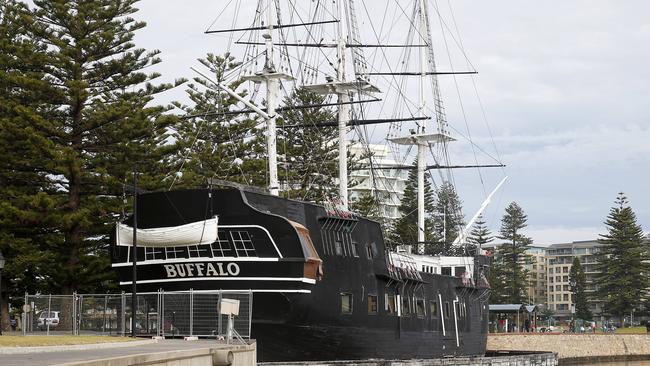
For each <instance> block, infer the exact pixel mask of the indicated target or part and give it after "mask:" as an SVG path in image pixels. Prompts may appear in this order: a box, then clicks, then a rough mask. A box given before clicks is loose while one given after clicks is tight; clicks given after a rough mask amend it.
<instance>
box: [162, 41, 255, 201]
mask: <svg viewBox="0 0 650 366" xmlns="http://www.w3.org/2000/svg"><path fill="white" fill-rule="evenodd" d="M198 61H199V62H200V63H201V64H202V65H203V66H204V68H205V69H207V73H209V74H210V77H211V80H207V79H205V78H204V77H202V76H199V77H195V78H194V79H193V80H194V82H193V83H190V84H188V85H187V89H186V92H187V95H188V97H189V98H190V100H191V101H192V102H193V105H192V106H187V105H181V104H180V103H175V105H176V107H178V108H180V109H182V110H183V111H185V113H186V114H187V115H186V116H185V117H184V118H182V120H181V122H180V123H178V124H177V125H176V126H175V128H174V132H173V138H174V140H175V141H176V146H177V147H178V150H177V151H176V152H175V154H174V156H172V157H170V164H169V165H170V167H171V170H173V171H174V172H176V173H177V176H176V178H175V182H174V187H175V188H184V187H199V186H202V187H205V186H206V185H207V183H208V179H211V178H215V179H220V180H226V181H232V182H238V183H242V184H247V185H253V186H261V187H265V186H266V184H267V177H266V174H260V172H265V171H266V159H262V158H260V155H262V154H263V153H264V152H265V148H266V147H265V145H264V144H265V142H264V141H262V137H261V136H257V135H256V134H255V129H256V126H257V125H258V124H259V123H260V122H259V121H258V120H255V119H252V118H248V116H247V115H245V114H234V115H233V114H229V113H227V112H229V111H233V110H237V109H238V108H237V107H233V106H235V105H236V104H237V103H238V102H239V101H238V100H237V99H235V98H234V97H232V96H231V95H229V94H228V93H226V92H224V91H222V90H219V89H216V88H215V86H214V84H213V82H215V81H216V82H218V83H224V84H228V87H229V88H230V89H232V90H236V89H237V88H238V87H239V86H240V85H241V84H242V83H243V81H242V80H234V81H232V82H230V83H228V80H227V75H228V74H231V73H233V71H234V70H236V69H237V68H238V67H239V66H240V64H241V63H240V62H237V61H236V60H235V58H234V57H233V56H231V55H230V54H225V55H223V56H218V55H214V54H211V53H209V54H208V55H207V56H206V57H205V58H201V59H199V60H198ZM247 94H248V93H247V91H246V90H242V91H241V92H240V93H239V95H240V96H242V97H246V95H247ZM231 107H233V108H231Z"/></svg>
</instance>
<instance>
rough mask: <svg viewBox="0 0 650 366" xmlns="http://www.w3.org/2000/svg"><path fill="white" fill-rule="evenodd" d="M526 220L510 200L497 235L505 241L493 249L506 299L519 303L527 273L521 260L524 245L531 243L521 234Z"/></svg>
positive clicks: (519, 208)
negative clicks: (500, 269) (501, 275)
mask: <svg viewBox="0 0 650 366" xmlns="http://www.w3.org/2000/svg"><path fill="white" fill-rule="evenodd" d="M527 220H528V217H527V216H526V214H525V213H524V210H523V209H522V208H521V207H520V206H519V205H518V204H517V203H516V202H511V203H510V204H509V205H508V207H506V212H505V214H504V215H503V218H502V219H501V229H500V230H499V236H498V238H499V239H504V240H506V242H505V243H503V244H501V245H500V246H498V248H497V249H496V251H495V257H494V261H495V262H497V263H496V267H497V268H502V270H503V281H504V283H503V285H504V291H505V294H506V296H507V297H506V300H507V302H509V303H512V304H521V303H522V302H523V301H524V299H525V296H524V290H525V286H526V278H527V273H526V270H525V269H524V268H523V263H522V262H523V261H524V260H525V258H526V254H525V251H526V246H528V245H529V244H531V243H532V240H531V239H530V238H529V237H527V236H525V235H523V234H522V233H521V229H523V228H525V227H526V226H527V224H526V222H527ZM494 261H493V262H494ZM499 266H500V267H499Z"/></svg>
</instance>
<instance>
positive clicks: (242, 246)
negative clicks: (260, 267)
mask: <svg viewBox="0 0 650 366" xmlns="http://www.w3.org/2000/svg"><path fill="white" fill-rule="evenodd" d="M230 237H231V238H232V243H233V244H234V246H235V251H236V252H237V256H238V257H255V256H256V254H255V247H254V246H253V241H252V240H251V237H250V236H249V235H248V231H238V230H233V231H231V232H230Z"/></svg>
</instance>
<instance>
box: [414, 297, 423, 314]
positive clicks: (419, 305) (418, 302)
mask: <svg viewBox="0 0 650 366" xmlns="http://www.w3.org/2000/svg"><path fill="white" fill-rule="evenodd" d="M415 314H417V316H418V317H420V318H424V315H425V314H424V299H415Z"/></svg>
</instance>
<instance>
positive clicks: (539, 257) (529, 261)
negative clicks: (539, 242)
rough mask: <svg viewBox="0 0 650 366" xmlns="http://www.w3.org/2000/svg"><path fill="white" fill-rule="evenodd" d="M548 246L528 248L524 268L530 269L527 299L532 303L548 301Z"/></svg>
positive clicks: (537, 303)
mask: <svg viewBox="0 0 650 366" xmlns="http://www.w3.org/2000/svg"><path fill="white" fill-rule="evenodd" d="M546 267H547V264H546V247H540V246H529V247H527V248H526V258H525V261H524V269H526V270H527V271H528V283H527V288H526V299H527V300H528V303H529V304H531V305H539V304H545V303H546Z"/></svg>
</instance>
